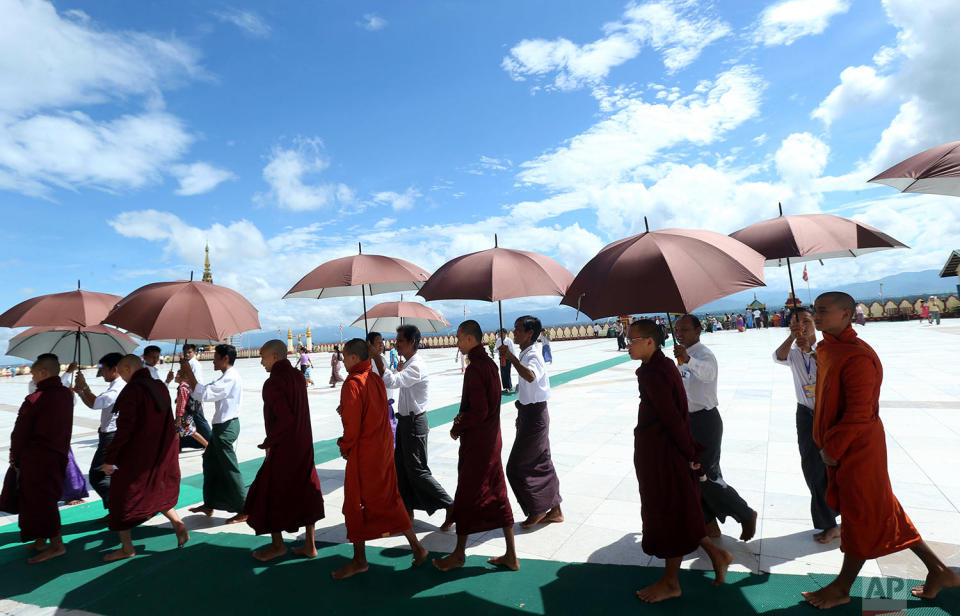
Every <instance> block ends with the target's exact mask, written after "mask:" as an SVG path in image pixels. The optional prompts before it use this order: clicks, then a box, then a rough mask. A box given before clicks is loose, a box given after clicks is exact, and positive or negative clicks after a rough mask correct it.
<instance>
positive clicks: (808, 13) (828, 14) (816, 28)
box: [753, 0, 850, 47]
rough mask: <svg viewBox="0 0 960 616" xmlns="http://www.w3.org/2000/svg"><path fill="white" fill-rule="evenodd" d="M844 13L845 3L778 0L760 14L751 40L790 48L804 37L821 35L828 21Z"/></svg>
mask: <svg viewBox="0 0 960 616" xmlns="http://www.w3.org/2000/svg"><path fill="white" fill-rule="evenodd" d="M848 10H850V2H849V0H782V1H780V2H776V3H774V4H771V5H770V6H768V7H767V8H765V9H764V10H763V12H762V13H760V17H759V18H758V20H757V24H756V26H755V30H754V33H753V38H754V41H755V42H757V43H762V44H764V45H766V46H768V47H770V46H773V45H790V44H792V43H793V42H794V41H796V40H797V39H800V38H803V37H804V36H810V35H814V34H821V33H822V32H823V31H824V30H826V29H827V26H828V25H829V24H830V20H831V19H832V18H834V17H836V16H837V15H841V14H843V13H846V12H847V11H848Z"/></svg>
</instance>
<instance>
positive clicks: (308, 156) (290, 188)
mask: <svg viewBox="0 0 960 616" xmlns="http://www.w3.org/2000/svg"><path fill="white" fill-rule="evenodd" d="M322 147H323V142H322V141H321V140H320V139H316V138H314V139H304V138H298V139H296V140H295V141H294V144H293V147H291V148H283V147H280V146H276V147H274V148H273V150H272V151H271V152H270V155H269V157H268V162H267V165H266V166H265V167H264V168H263V179H264V180H266V182H267V184H269V185H270V190H269V191H267V192H266V193H257V194H256V195H254V201H256V202H257V203H260V204H263V205H273V206H276V207H279V208H281V209H286V210H293V211H295V212H301V211H306V210H317V209H321V208H323V207H327V206H331V205H333V204H336V203H339V204H341V205H343V206H351V205H355V202H356V195H355V194H354V192H353V190H352V189H351V188H350V187H349V186H347V185H346V184H343V183H328V184H309V183H307V182H306V180H307V179H308V178H309V177H310V176H312V175H316V174H319V173H321V172H322V171H324V170H326V169H327V167H329V166H330V163H329V161H328V160H326V159H325V158H324V157H323V156H322V155H321V153H320V149H321V148H322Z"/></svg>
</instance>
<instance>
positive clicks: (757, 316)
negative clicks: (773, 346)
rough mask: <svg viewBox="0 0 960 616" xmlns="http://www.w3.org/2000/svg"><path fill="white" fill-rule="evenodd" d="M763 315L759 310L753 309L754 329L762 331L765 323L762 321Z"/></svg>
mask: <svg viewBox="0 0 960 616" xmlns="http://www.w3.org/2000/svg"><path fill="white" fill-rule="evenodd" d="M760 317H761V314H760V309H759V308H754V309H753V327H754V329H760V328H761V327H763V321H761V320H760Z"/></svg>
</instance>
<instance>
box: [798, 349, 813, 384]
mask: <svg viewBox="0 0 960 616" xmlns="http://www.w3.org/2000/svg"><path fill="white" fill-rule="evenodd" d="M800 357H802V358H803V367H804V368H806V369H807V380H809V379H810V378H811V375H810V368H811V366H812V365H813V358H812V357H810V356H809V355H808V354H807V353H804V352H803V351H800Z"/></svg>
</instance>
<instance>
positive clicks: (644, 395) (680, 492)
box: [629, 319, 733, 603]
mask: <svg viewBox="0 0 960 616" xmlns="http://www.w3.org/2000/svg"><path fill="white" fill-rule="evenodd" d="M629 335H630V340H631V344H630V347H629V352H630V357H631V358H632V359H639V360H641V361H642V362H643V364H642V365H641V366H640V368H639V369H638V370H637V382H638V385H639V388H640V409H639V411H638V414H637V415H638V416H637V428H636V430H634V452H633V464H634V467H635V468H636V471H637V483H638V484H639V486H640V500H641V505H640V517H641V519H642V521H643V543H642V547H643V551H644V552H646V553H647V554H651V555H653V556H656V557H657V558H662V559H664V560H665V561H666V563H665V566H664V572H663V578H661V579H660V581H658V582H656V583H655V584H652V585H651V586H648V587H646V588H644V589H642V590H638V591H637V597H638V598H639V599H641V600H642V601H645V602H647V603H657V602H659V601H663V600H665V599H672V598H674V597H679V596H680V595H681V590H680V577H679V575H680V564H681V562H682V561H683V556H684V555H685V554H689V553H690V552H693V551H694V550H696V549H697V548H698V547H702V548H703V549H704V550H705V551H706V552H707V556H709V557H710V561H711V562H712V563H713V569H714V572H715V574H716V575H715V577H714V581H713V583H714V585H719V584H722V583H723V582H724V581H725V580H726V575H727V568H728V567H729V566H730V563H731V562H733V555H732V554H730V553H729V552H726V551H724V550H721V549H720V548H718V547H716V546H715V545H714V544H713V543H712V542H711V541H710V540H709V539H708V538H707V528H706V526H705V525H704V521H703V511H702V510H701V507H700V487H699V478H698V477H697V472H698V471H700V464H699V461H698V458H699V448H698V447H697V445H696V444H695V443H694V441H693V436H692V434H691V432H690V414H689V410H688V408H687V394H686V391H685V390H684V388H683V379H681V377H680V372H679V371H677V367H676V366H675V365H674V363H673V362H672V361H670V360H669V359H667V358H666V356H665V355H664V354H663V351H661V350H660V347H661V346H663V342H664V339H663V330H662V329H661V328H660V326H658V325H657V324H656V323H654V322H653V321H651V320H649V319H642V320H640V321H635V322H634V323H633V324H632V325H631V326H630V330H629ZM699 474H702V472H701V473H699Z"/></svg>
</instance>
